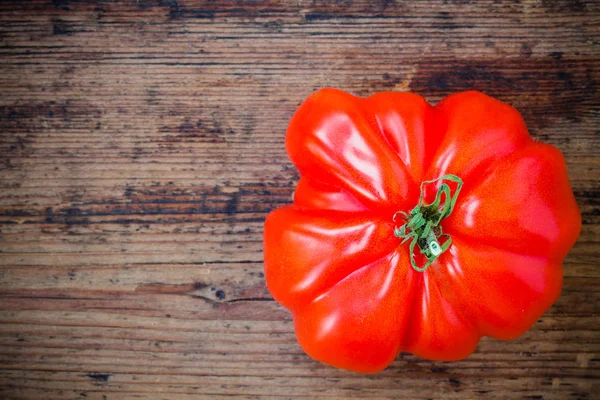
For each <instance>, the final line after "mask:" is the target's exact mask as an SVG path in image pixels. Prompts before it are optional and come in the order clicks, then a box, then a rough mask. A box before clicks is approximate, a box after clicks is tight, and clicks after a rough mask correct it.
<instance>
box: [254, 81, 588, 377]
mask: <svg viewBox="0 0 600 400" xmlns="http://www.w3.org/2000/svg"><path fill="white" fill-rule="evenodd" d="M286 147H287V151H288V154H289V156H290V158H291V160H292V162H293V163H294V165H295V166H296V167H297V168H298V171H299V172H300V176H301V178H300V180H299V182H298V187H297V188H296V192H295V197H294V203H293V204H292V205H289V206H286V207H282V208H279V209H277V210H275V211H273V212H272V213H270V214H269V216H268V218H267V220H266V222H265V234H264V256H265V275H266V280H267V285H268V288H269V290H270V292H271V293H272V294H273V297H274V298H275V299H276V300H277V301H278V302H279V303H281V304H282V305H283V306H285V307H286V308H287V309H289V310H290V311H291V312H292V314H293V317H294V324H295V329H296V335H297V337H298V341H299V343H300V345H301V346H302V348H303V349H304V350H305V351H306V352H307V353H308V354H309V355H310V356H312V357H313V358H315V359H317V360H320V361H322V362H325V363H327V364H330V365H333V366H336V367H340V368H345V369H349V370H353V371H359V372H375V371H379V370H381V369H383V368H385V367H386V366H387V365H389V364H390V363H391V362H392V361H393V360H394V358H395V357H396V356H397V355H398V353H399V352H400V351H407V352H411V353H414V354H416V355H418V356H420V357H425V358H429V359H433V360H458V359H461V358H464V357H466V356H468V355H469V354H471V353H472V352H473V351H474V350H475V347H476V346H477V343H478V341H479V339H480V338H481V337H482V336H491V337H494V338H499V339H512V338H515V337H517V336H519V335H521V334H522V333H524V332H525V331H526V330H527V329H529V327H531V325H532V324H533V323H534V322H535V321H536V320H537V318H539V317H540V315H542V313H544V312H545V311H546V310H547V309H548V307H550V306H551V305H552V304H553V303H554V301H555V300H556V299H557V297H558V295H559V293H560V290H561V284H562V261H563V259H564V257H565V256H566V254H567V252H568V251H569V249H570V248H571V247H572V246H573V244H574V243H575V240H576V239H577V236H578V234H579V230H580V227H581V216H580V213H579V210H578V208H577V204H576V202H575V199H574V196H573V193H572V190H571V186H570V184H569V179H568V177H567V171H566V167H565V161H564V159H563V157H562V155H561V153H560V152H559V151H558V150H557V149H556V148H554V147H552V146H550V145H547V144H543V143H539V142H537V141H535V140H533V139H532V138H531V137H530V136H529V134H528V132H527V128H526V127H525V124H524V122H523V119H522V118H521V116H520V115H519V113H518V112H517V111H516V110H515V109H514V108H512V107H510V106H508V105H506V104H504V103H501V102H499V101H497V100H494V99H493V98H491V97H488V96H486V95H484V94H482V93H478V92H464V93H458V94H455V95H452V96H449V97H447V98H446V99H444V100H443V101H442V102H440V103H439V104H438V105H436V106H435V107H432V106H430V105H429V104H428V103H427V102H426V101H425V100H424V99H423V98H422V97H420V96H417V95H415V94H410V93H378V94H375V95H373V96H371V97H369V98H359V97H355V96H352V95H350V94H347V93H344V92H342V91H339V90H334V89H323V90H320V91H318V92H315V93H314V94H313V95H311V96H310V97H309V98H308V99H307V100H306V101H305V102H304V103H303V104H302V106H301V107H300V108H299V109H298V110H297V112H296V113H295V115H294V116H293V118H292V120H291V122H290V125H289V128H288V131H287V137H286ZM428 181H429V182H428ZM421 188H422V189H421ZM421 196H422V198H421ZM436 196H437V200H438V202H435V200H436ZM432 203H433V204H432ZM440 252H441V253H440Z"/></svg>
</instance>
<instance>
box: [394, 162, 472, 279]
mask: <svg viewBox="0 0 600 400" xmlns="http://www.w3.org/2000/svg"><path fill="white" fill-rule="evenodd" d="M438 181H439V182H442V184H441V185H440V187H439V188H438V190H437V193H436V195H435V200H434V201H433V202H432V203H430V204H427V203H425V201H424V200H423V198H424V197H425V185H428V184H432V183H436V182H438ZM446 181H448V182H454V183H456V189H455V190H454V194H451V192H452V191H451V189H450V186H449V185H448V183H446ZM462 185H463V181H462V179H460V178H459V177H458V176H456V175H451V174H447V175H443V176H441V177H439V178H437V179H432V180H429V181H423V182H421V195H420V197H419V203H418V204H417V206H416V207H415V208H413V209H412V210H411V211H410V212H409V213H406V212H404V211H398V212H396V213H395V214H394V216H393V217H392V220H393V221H394V222H396V218H397V216H398V215H402V217H403V219H404V221H406V222H405V223H404V224H403V225H402V226H396V228H394V236H396V237H399V238H401V239H403V240H402V244H404V243H406V242H408V241H410V247H409V249H410V263H411V265H412V267H413V268H414V269H415V270H416V271H418V272H424V271H425V270H426V269H427V268H429V266H430V265H431V264H433V262H434V261H435V260H436V259H437V258H438V257H439V256H440V255H441V254H442V253H443V252H445V251H446V250H448V248H449V247H450V245H451V244H452V238H451V237H450V236H449V235H447V234H444V233H443V232H442V226H441V225H440V222H442V220H443V219H444V218H446V217H447V216H449V215H450V214H451V213H452V211H453V210H454V206H455V205H456V199H457V198H458V194H459V193H460V190H461V189H462ZM442 200H443V203H442ZM441 238H444V241H443V242H442V243H440V239H441ZM416 246H418V247H419V250H420V252H421V254H423V255H424V256H425V257H426V258H427V262H426V263H425V265H423V266H422V267H419V266H418V265H417V262H416V261H415V247H416Z"/></svg>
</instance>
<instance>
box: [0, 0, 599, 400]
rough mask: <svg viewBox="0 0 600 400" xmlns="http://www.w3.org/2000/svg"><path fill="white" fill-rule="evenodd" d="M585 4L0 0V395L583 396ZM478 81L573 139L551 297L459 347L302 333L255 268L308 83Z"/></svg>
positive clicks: (590, 293)
mask: <svg viewBox="0 0 600 400" xmlns="http://www.w3.org/2000/svg"><path fill="white" fill-rule="evenodd" d="M599 11H600V4H599V3H598V2H596V1H583V0H580V1H545V0H544V1H533V0H527V1H525V0H524V1H504V2H498V1H489V0H485V1H478V2H472V1H432V0H430V1H413V2H408V1H406V2H400V1H389V0H385V1H368V0H364V1H359V0H348V1H334V2H322V3H321V2H315V1H298V2H288V1H260V2H259V1H236V2H228V1H223V0H217V1H209V0H207V1H184V0H180V1H176V0H171V1H148V0H140V1H128V2H113V1H99V2H96V1H86V0H79V1H71V0H54V1H52V2H49V1H47V2H46V1H31V2H20V1H3V2H1V3H0V53H1V57H0V158H1V163H0V229H1V231H0V252H1V253H0V397H1V398H9V399H13V398H15V399H16V398H19V399H74V398H78V399H79V398H89V399H134V398H136V399H138V398H151V399H184V400H185V399H197V398H212V397H216V396H219V395H221V396H227V397H234V398H239V399H251V398H280V397H285V398H304V397H312V398H315V397H316V398H390V399H391V398H395V399H397V398H406V399H409V398H410V399H412V398H414V399H427V398H444V399H470V398H483V397H485V398H487V397H496V398H527V399H592V398H594V397H595V395H594V393H596V396H597V393H598V391H599V390H600V385H599V378H600V368H599V367H600V358H599V354H600V315H599V311H600V290H599V289H598V288H599V287H600V286H599V285H600V272H599V270H598V255H599V253H600V246H599V239H598V233H599V231H600V217H599V215H600V206H599V202H598V199H599V198H600V192H599V176H600V158H599V148H600V134H599V126H600V124H599V121H600V97H599V93H598V92H599V90H598V88H599V86H598V85H599V83H600V80H599V78H600V74H599V72H600V71H599V65H600V49H599V46H600V12H599ZM326 86H331V87H338V88H341V89H344V90H347V91H350V92H353V93H355V94H359V95H369V94H372V93H374V92H377V91H386V90H394V91H414V92H417V93H419V94H422V95H424V96H426V97H427V99H428V100H430V101H431V102H432V103H435V102H437V101H439V100H440V99H441V98H443V97H444V96H446V95H448V94H450V93H453V92H457V91H461V90H466V89H477V90H480V91H483V92H485V93H488V94H490V95H492V96H494V97H497V98H499V99H501V100H503V101H506V102H508V103H510V104H512V105H514V106H515V107H516V108H517V109H519V110H520V111H521V112H522V114H523V116H524V118H525V120H526V122H527V124H528V127H529V129H530V131H531V134H532V135H533V136H534V137H535V138H537V139H539V140H543V141H545V142H547V143H551V144H553V145H555V146H557V147H558V148H559V149H560V150H561V151H562V152H563V153H564V155H565V157H566V160H567V165H568V169H569V176H570V178H571V180H572V184H573V189H574V192H575V194H576V197H577V201H578V204H579V206H580V208H581V212H582V215H583V221H584V225H583V228H582V233H581V236H580V238H579V241H578V243H577V244H576V245H575V247H574V248H573V250H572V252H571V253H570V255H569V256H568V258H567V259H566V261H565V264H564V272H565V282H564V290H563V293H562V295H561V297H560V299H559V300H558V302H557V303H556V304H555V305H554V306H553V307H552V308H551V309H550V310H549V311H548V312H547V313H546V314H545V315H544V316H542V317H541V319H540V320H539V321H538V322H537V324H536V325H535V326H534V327H533V328H532V329H531V330H530V331H529V332H527V333H526V334H525V335H523V336H522V337H520V338H518V339H516V340H514V341H511V342H500V341H497V340H492V339H484V340H482V342H481V344H480V345H479V347H478V350H477V352H476V353H475V354H473V355H472V356H470V357H469V358H467V359H466V360H464V361H461V362H455V363H442V362H431V361H426V360H422V359H419V358H417V357H414V356H412V355H409V354H401V355H400V356H399V357H398V359H397V360H396V361H395V362H394V363H393V364H392V365H391V366H390V367H389V368H388V369H387V370H385V371H384V372H382V373H380V374H377V375H369V376H363V375H358V374H354V373H350V372H345V371H340V370H336V369H333V368H330V367H327V366H324V365H321V364H319V363H317V362H315V361H313V360H311V359H310V358H309V357H308V356H306V355H305V354H304V353H303V352H302V350H301V349H300V348H299V346H298V344H297V343H296V340H295V337H294V334H293V326H292V323H291V320H290V315H289V313H288V312H287V311H286V310H284V309H283V308H282V307H281V306H279V305H278V304H277V303H275V302H274V301H273V300H272V298H271V296H270V295H269V293H268V291H267V289H266V286H265V281H264V275H263V272H262V269H263V266H262V243H261V241H262V229H263V225H262V223H263V221H264V218H265V216H266V214H267V213H268V212H269V211H271V210H272V209H274V208H276V207H279V206H281V205H283V204H287V203H289V202H290V200H291V195H292V192H293V190H294V185H295V183H296V181H297V179H298V174H297V171H296V170H295V169H294V167H293V166H292V165H291V163H290V162H289V160H288V159H287V156H286V153H285V149H284V133H285V129H286V126H287V123H288V121H289V118H290V117H291V115H292V113H293V112H294V110H295V109H296V108H297V106H298V105H299V104H300V103H301V101H302V100H303V99H304V98H305V97H306V96H308V95H309V94H310V93H311V92H312V91H313V90H315V89H317V88H320V87H326Z"/></svg>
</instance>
